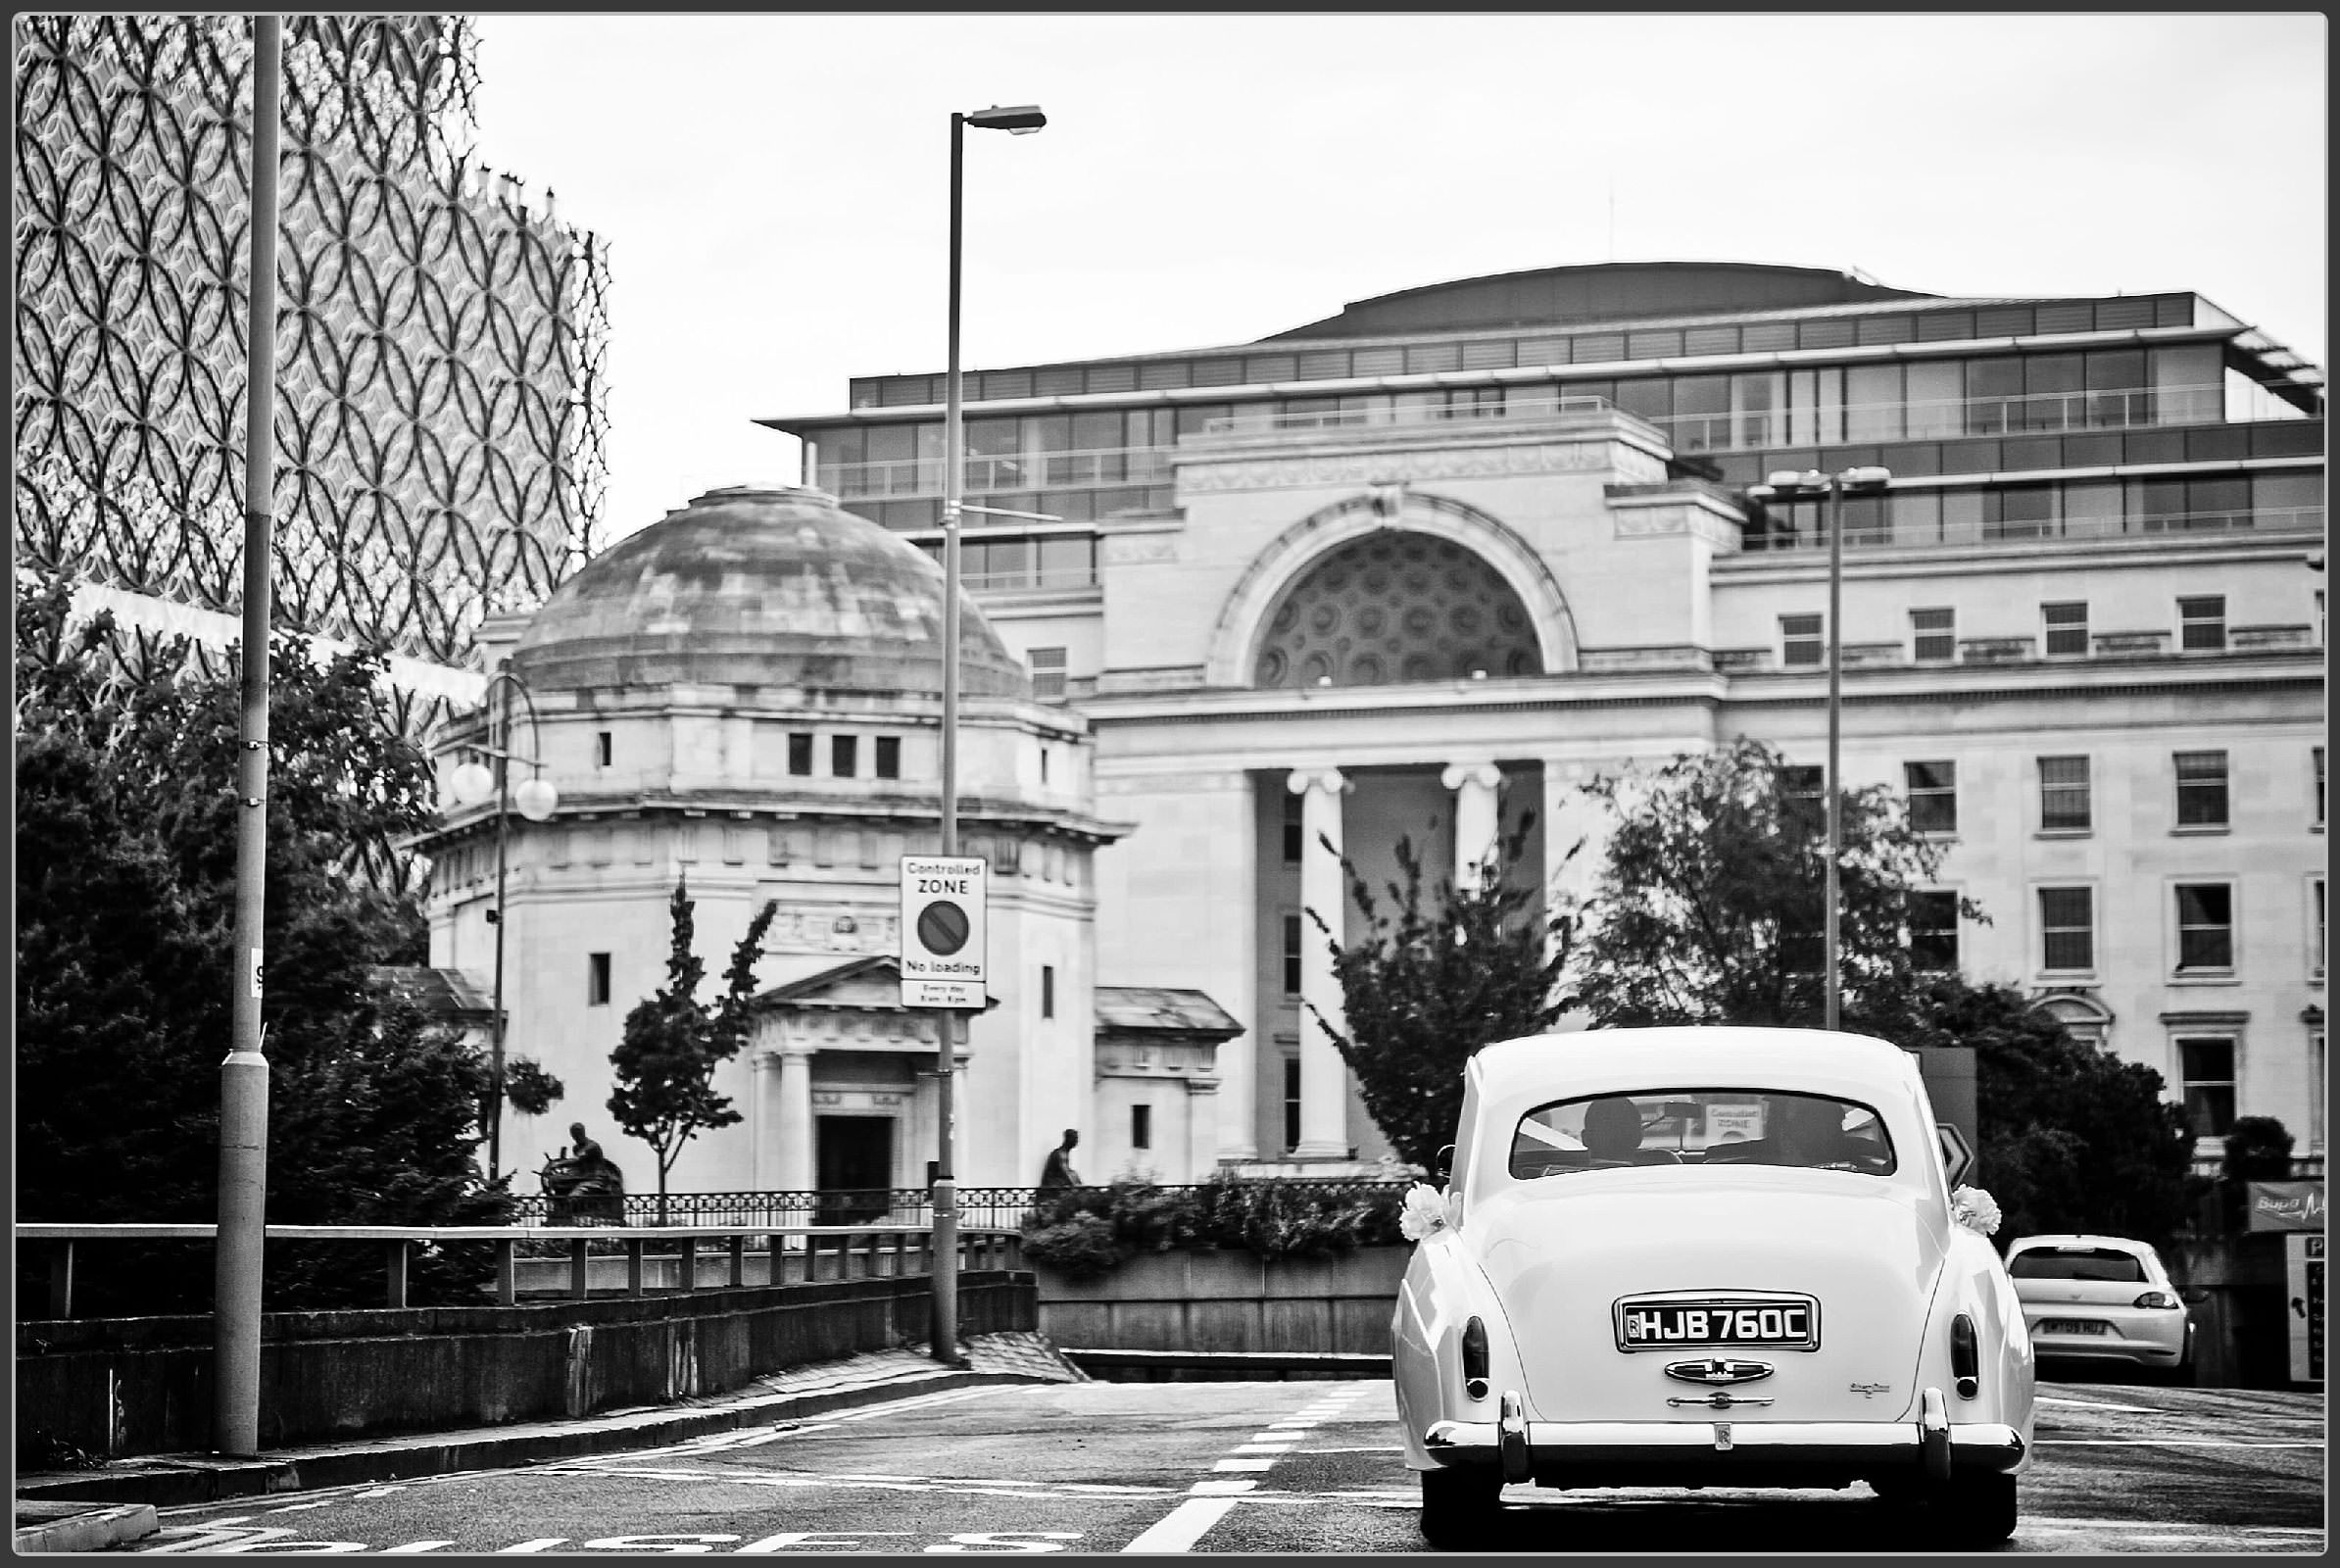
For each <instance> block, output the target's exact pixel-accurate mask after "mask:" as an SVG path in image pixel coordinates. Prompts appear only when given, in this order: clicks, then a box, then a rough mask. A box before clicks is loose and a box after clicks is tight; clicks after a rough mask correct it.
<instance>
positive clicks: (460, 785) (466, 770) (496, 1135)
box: [447, 669, 561, 1182]
mask: <svg viewBox="0 0 2340 1568" xmlns="http://www.w3.org/2000/svg"><path fill="white" fill-rule="evenodd" d="M499 688H501V689H502V691H503V694H504V698H503V706H502V708H501V709H500V710H499V711H498V712H499V716H500V717H501V719H502V722H501V723H500V724H498V725H497V726H496V727H495V728H494V729H492V730H491V731H490V732H489V733H490V734H491V735H492V736H495V737H496V740H495V741H494V742H493V743H491V744H489V745H486V746H471V747H468V748H466V750H468V751H469V752H471V753H472V759H471V760H469V761H467V762H465V763H463V765H462V766H461V767H458V768H457V769H456V770H455V772H454V773H453V774H452V775H450V776H449V778H448V780H447V787H448V789H449V790H450V791H451V792H452V793H453V794H454V796H455V798H456V799H457V800H458V801H460V802H462V803H463V805H465V806H475V805H477V804H478V803H479V802H481V801H483V800H485V799H487V797H488V793H489V791H491V790H492V791H494V792H495V796H496V907H495V908H494V909H492V910H490V911H489V913H488V919H489V920H490V921H491V922H492V923H493V924H494V925H495V927H496V992H495V1000H494V1002H493V1004H492V1012H491V1015H490V1019H489V1024H488V1030H489V1032H488V1041H489V1045H488V1116H487V1135H488V1180H489V1181H491V1182H492V1181H494V1180H495V1179H496V1178H497V1177H498V1176H500V1175H502V1174H503V1170H504V927H505V923H506V922H505V918H504V882H505V871H506V842H507V827H508V824H509V823H510V821H511V817H512V809H514V808H515V807H516V808H517V809H518V810H519V813H520V814H521V815H522V816H524V817H526V818H527V819H528V820H529V821H531V822H542V821H545V820H546V819H547V818H549V817H551V816H552V814H553V808H554V807H556V806H558V805H560V804H561V792H560V791H558V790H556V789H554V788H553V786H552V785H550V784H548V783H546V782H545V781H544V778H543V773H544V765H545V764H544V737H543V734H542V733H541V731H540V728H539V726H538V723H537V717H536V699H535V698H534V697H532V696H530V695H529V692H528V683H527V682H526V681H524V680H522V679H521V678H520V677H519V674H518V672H517V671H515V670H511V669H498V670H497V671H496V672H495V673H494V674H493V675H490V676H489V677H488V683H487V691H486V692H485V693H482V694H481V695H482V700H483V705H484V700H485V699H486V698H487V697H488V696H490V695H492V694H494V693H495V692H496V691H497V690H498V689H499ZM513 692H518V693H519V694H520V701H521V702H522V703H523V704H525V705H526V706H527V709H528V745H529V750H530V751H531V752H532V753H534V754H535V755H534V756H532V757H527V758H522V759H520V760H522V761H525V762H526V763H527V764H528V768H529V773H528V776H527V777H526V778H524V779H522V780H521V781H520V786H519V788H518V789H516V790H515V789H513V788H512V749H511V748H512V693H513ZM481 757H492V758H494V759H495V760H496V766H495V769H494V772H493V773H492V774H491V773H490V771H489V769H488V767H487V765H486V764H485V763H483V762H481V761H480V760H479V759H480V758H481Z"/></svg>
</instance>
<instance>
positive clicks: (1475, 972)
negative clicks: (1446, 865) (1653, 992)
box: [1307, 817, 1574, 1170]
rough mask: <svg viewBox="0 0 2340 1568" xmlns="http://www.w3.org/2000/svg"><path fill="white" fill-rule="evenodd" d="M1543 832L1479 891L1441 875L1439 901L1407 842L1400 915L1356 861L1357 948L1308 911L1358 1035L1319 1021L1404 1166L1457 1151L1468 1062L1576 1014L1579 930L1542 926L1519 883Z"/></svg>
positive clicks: (1519, 839) (1508, 846)
mask: <svg viewBox="0 0 2340 1568" xmlns="http://www.w3.org/2000/svg"><path fill="white" fill-rule="evenodd" d="M1531 824H1532V819H1530V818H1526V817H1523V819H1522V820H1521V822H1520V825H1519V826H1518V828H1517V829H1516V830H1514V831H1513V832H1512V833H1511V834H1510V835H1509V836H1508V837H1506V838H1505V839H1504V840H1503V841H1502V843H1501V845H1500V846H1499V847H1498V849H1497V852H1496V854H1495V855H1494V856H1492V857H1490V858H1489V862H1488V865H1487V868H1486V871H1487V874H1485V875H1483V876H1481V877H1479V878H1478V879H1477V881H1476V884H1475V885H1465V886H1463V887H1460V888H1458V887H1457V886H1456V885H1455V884H1454V882H1453V881H1451V880H1449V879H1445V878H1441V879H1440V880H1439V881H1438V884H1437V886H1436V887H1435V889H1432V890H1430V895H1429V898H1428V899H1427V901H1426V898H1425V889H1424V887H1423V875H1422V859H1421V856H1420V855H1419V854H1418V853H1417V852H1416V850H1415V849H1414V846H1413V842H1412V840H1411V839H1405V838H1401V839H1400V840H1398V843H1397V866H1398V875H1399V878H1400V880H1399V881H1396V882H1391V883H1389V884H1388V885H1387V886H1386V888H1385V892H1386V895H1387V897H1388V899H1389V912H1385V911H1384V907H1383V905H1382V903H1381V901H1380V900H1378V899H1377V898H1376V897H1375V895H1374V893H1373V890H1372V889H1371V888H1370V887H1368V886H1367V885H1366V882H1365V880H1364V878H1363V877H1362V876H1361V875H1360V874H1359V873H1358V871H1357V868H1356V866H1355V865H1354V864H1352V863H1351V862H1350V861H1349V860H1348V859H1347V858H1345V857H1343V858H1342V859H1341V868H1342V870H1343V872H1344V873H1345V874H1346V881H1347V884H1348V892H1349V898H1350V899H1351V901H1352V902H1354V903H1355V905H1356V907H1357V908H1358V909H1359V911H1360V912H1361V913H1362V914H1363V916H1364V920H1365V935H1364V936H1363V937H1362V938H1361V939H1360V940H1359V941H1357V942H1354V943H1352V944H1351V945H1350V946H1348V947H1347V948H1342V947H1341V945H1340V944H1339V943H1338V942H1334V941H1333V938H1332V929H1331V926H1330V925H1329V924H1328V922H1327V921H1326V920H1325V918H1324V916H1323V915H1322V914H1321V913H1320V912H1319V911H1318V910H1315V909H1310V910H1308V911H1307V912H1308V918H1309V919H1311V920H1313V921H1314V922H1315V923H1316V928H1317V930H1318V931H1319V932H1321V933H1323V934H1324V936H1325V939H1326V941H1327V942H1328V943H1331V945H1332V948H1333V973H1334V977H1335V978H1336V979H1337V980H1338V981H1339V982H1340V984H1341V1010H1342V1013H1343V1019H1344V1022H1345V1023H1346V1025H1347V1027H1346V1029H1345V1030H1338V1029H1334V1028H1332V1027H1331V1025H1330V1023H1329V1022H1327V1020H1326V1019H1325V1018H1324V1016H1323V1015H1322V1014H1321V1013H1317V1012H1316V1009H1315V1008H1314V1007H1310V1008H1309V1011H1310V1013H1311V1014H1313V1015H1314V1016H1315V1017H1316V1020H1317V1022H1318V1023H1319V1024H1320V1025H1322V1026H1323V1027H1324V1028H1325V1029H1326V1032H1327V1033H1329V1034H1331V1035H1332V1037H1333V1043H1334V1045H1336V1046H1337V1047H1339V1048H1340V1051H1341V1059H1342V1060H1344V1061H1346V1062H1347V1063H1348V1066H1349V1070H1350V1071H1351V1072H1353V1073H1355V1074H1356V1078H1357V1092H1358V1094H1359V1096H1360V1097H1361V1098H1362V1099H1363V1100H1364V1102H1365V1109H1366V1111H1367V1112H1368V1113H1369V1114H1370V1115H1371V1116H1372V1117H1373V1120H1374V1125H1375V1126H1377V1127H1379V1128H1380V1129H1381V1130H1382V1135H1383V1136H1384V1137H1386V1138H1388V1139H1389V1145H1390V1147H1391V1148H1392V1149H1394V1150H1395V1151H1396V1152H1397V1156H1398V1157H1399V1158H1400V1159H1403V1160H1406V1161H1408V1162H1409V1163H1412V1164H1415V1165H1419V1166H1421V1167H1422V1168H1424V1169H1425V1170H1428V1169H1431V1168H1433V1166H1434V1164H1435V1162H1436V1160H1437V1157H1438V1150H1439V1149H1440V1148H1441V1147H1442V1146H1444V1145H1446V1144H1448V1143H1451V1142H1453V1139H1454V1127H1455V1122H1456V1120H1457V1118H1458V1117H1459V1116H1460V1115H1461V1113H1462V1093H1463V1066H1464V1064H1465V1063H1466V1062H1468V1061H1469V1060H1470V1058H1471V1057H1472V1055H1474V1054H1476V1053H1477V1052H1478V1050H1479V1048H1480V1047H1482V1046H1485V1045H1487V1044H1490V1043H1491V1042H1493V1041H1497V1040H1509V1039H1513V1038H1515V1037H1517V1036H1520V1035H1533V1034H1540V1033H1542V1032H1544V1031H1545V1030H1547V1029H1549V1028H1550V1027H1551V1026H1552V1024H1553V1023H1554V1022H1555V1021H1557V1020H1558V1018H1559V1016H1560V1014H1561V1013H1562V1012H1564V1011H1565V1010H1567V1008H1568V1007H1569V1005H1571V1000H1570V999H1568V998H1566V997H1564V996H1562V995H1561V993H1560V989H1559V987H1560V976H1561V972H1562V970H1563V969H1564V968H1565V967H1566V966H1567V962H1568V944H1569V939H1570V936H1571V929H1572V928H1571V926H1570V924H1569V922H1568V921H1567V920H1565V919H1561V918H1554V919H1551V920H1548V921H1538V920H1537V919H1536V918H1535V917H1534V916H1535V910H1536V906H1537V901H1536V889H1535V887H1534V886H1533V885H1532V884H1529V885H1523V884H1522V883H1521V882H1519V881H1518V880H1516V879H1515V877H1514V876H1513V875H1511V874H1510V873H1512V872H1514V871H1515V870H1516V868H1517V866H1518V864H1519V861H1520V858H1521V852H1522V849H1523V848H1524V846H1525V843H1526V839H1527V834H1528V829H1529V827H1530V826H1531ZM1329 847H1330V846H1329V845H1328V848H1329ZM1570 853H1571V854H1573V853H1574V851H1571V852H1570Z"/></svg>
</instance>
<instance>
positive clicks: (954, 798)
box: [927, 104, 1048, 1366]
mask: <svg viewBox="0 0 2340 1568" xmlns="http://www.w3.org/2000/svg"><path fill="white" fill-rule="evenodd" d="M1047 123H1048V116H1046V115H1044V114H1042V113H1041V112H1040V109H1039V106H1037V105H1035V104H1019V105H1017V106H1015V107H1013V108H1009V109H1001V108H998V107H994V108H990V109H979V110H977V111H975V113H973V114H971V115H962V114H959V113H957V112H955V111H953V112H952V114H951V309H950V315H949V318H948V323H949V329H950V339H951V341H950V344H949V353H948V357H947V359H946V361H945V368H946V373H945V376H944V380H945V383H946V390H945V393H944V398H943V854H944V855H946V856H952V855H956V854H957V853H958V520H959V511H960V502H959V491H960V489H961V488H962V487H963V481H964V479H965V475H964V473H963V472H962V471H961V470H962V468H963V467H964V466H965V463H966V459H965V457H964V456H963V455H962V447H963V444H964V440H965V436H964V432H963V431H962V429H961V428H960V419H959V394H960V385H959V380H960V378H959V369H958V271H959V234H960V229H961V226H962V225H961V220H960V212H961V208H962V206H963V202H962V200H961V195H960V187H961V184H962V181H961V178H960V169H961V167H962V165H963V164H964V162H965V160H964V157H963V153H964V147H965V142H966V127H967V126H969V125H974V126H976V127H977V128H979V129H982V130H1004V131H1006V132H1007V133H1008V134H1009V135H1011V136H1029V135H1031V134H1032V133H1033V132H1034V131H1036V130H1038V129H1040V127H1041V126H1043V125H1045V124H1047ZM935 1026H936V1027H935V1034H936V1036H937V1045H938V1048H939V1049H938V1052H937V1055H938V1057H939V1059H938V1061H937V1063H936V1068H937V1070H936V1073H935V1125H936V1134H935V1142H936V1150H935V1180H934V1209H935V1223H934V1248H935V1296H934V1310H933V1313H932V1314H931V1317H930V1320H929V1325H928V1334H927V1347H928V1351H929V1353H930V1354H932V1355H933V1356H934V1358H935V1359H936V1360H938V1361H941V1362H943V1363H944V1364H945V1365H947V1366H956V1365H958V1364H959V1355H958V1181H957V1178H956V1177H954V1176H953V1175H952V1174H951V1099H952V1091H951V1075H952V1074H953V1073H954V1072H955V1071H956V1070H957V1067H958V1014H957V1013H956V1012H955V1011H953V1010H952V1009H951V1008H949V1007H940V1008H937V1009H936V1011H935Z"/></svg>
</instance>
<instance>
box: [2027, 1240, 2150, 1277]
mask: <svg viewBox="0 0 2340 1568" xmlns="http://www.w3.org/2000/svg"><path fill="white" fill-rule="evenodd" d="M2007 1272H2008V1273H2009V1274H2011V1275H2013V1276H2014V1277H2015V1278H2017V1279H2019V1280H2105V1281H2108V1282H2110V1283H2113V1284H2117V1285H2128V1284H2135V1283H2138V1282H2141V1281H2142V1280H2143V1279H2144V1278H2145V1260H2144V1259H2143V1258H2141V1257H2139V1256H2137V1254H2136V1253H2134V1252H2123V1251H2121V1250H2119V1249H2118V1248H2111V1247H2056V1248H2047V1247H2035V1248H2031V1249H2029V1250H2025V1251H2021V1252H2018V1253H2016V1254H2015V1256H2014V1258H2013V1259H2012V1260H2011V1261H2010V1262H2009V1263H2008V1265H2007Z"/></svg>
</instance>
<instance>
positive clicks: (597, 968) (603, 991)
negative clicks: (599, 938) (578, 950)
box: [585, 953, 609, 1007]
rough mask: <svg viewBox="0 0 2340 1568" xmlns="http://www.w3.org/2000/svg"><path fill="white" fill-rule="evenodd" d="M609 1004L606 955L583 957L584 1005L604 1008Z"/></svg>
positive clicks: (593, 954)
mask: <svg viewBox="0 0 2340 1568" xmlns="http://www.w3.org/2000/svg"><path fill="white" fill-rule="evenodd" d="M585 1005H587V1006H588V1007H606V1006H608V1005H609V955H608V954H606V953H588V954H587V955H585Z"/></svg>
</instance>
